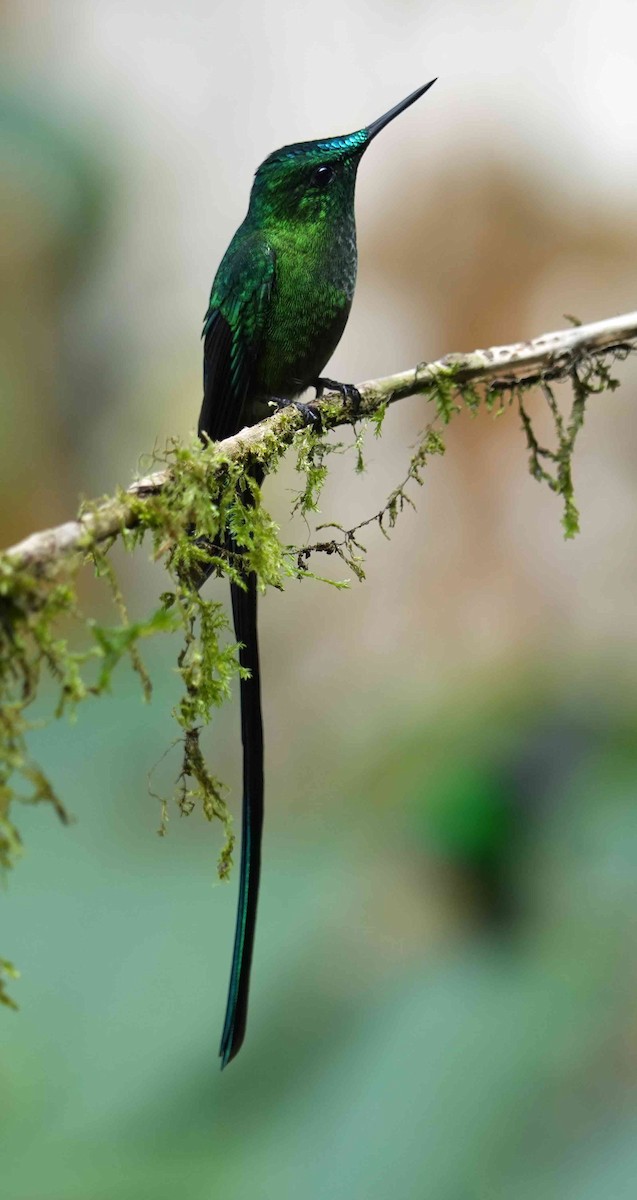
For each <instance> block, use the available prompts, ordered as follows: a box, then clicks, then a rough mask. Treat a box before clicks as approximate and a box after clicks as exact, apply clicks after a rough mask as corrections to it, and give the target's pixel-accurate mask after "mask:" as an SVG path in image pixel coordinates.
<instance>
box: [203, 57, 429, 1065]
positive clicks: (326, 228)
mask: <svg viewBox="0 0 637 1200" xmlns="http://www.w3.org/2000/svg"><path fill="white" fill-rule="evenodd" d="M435 82H436V80H435V79H432V80H431V81H430V82H429V83H426V84H425V85H424V86H423V87H420V88H418V89H417V91H415V92H412V93H411V95H409V96H407V97H406V99H404V100H401V101H400V103H399V104H396V105H395V106H394V107H393V108H391V109H390V110H389V112H386V113H385V114H384V115H383V116H382V117H379V118H378V119H377V120H376V121H372V123H371V124H370V125H366V126H365V127H364V128H363V129H359V130H357V132H356V133H349V134H345V135H343V136H340V137H331V138H322V139H320V140H318V141H312V142H297V143H295V144H294V145H290V146H284V147H283V148H282V149H281V150H275V151H274V152H273V153H272V154H270V155H269V156H268V158H266V159H265V161H264V162H262V163H261V166H260V167H259V168H258V170H257V172H256V175H255V177H254V183H253V185H252V191H251V194H250V204H249V208H248V212H247V215H246V217H245V220H244V221H243V224H242V225H240V226H239V228H238V230H237V232H236V233H235V235H234V237H233V239H232V241H231V242H230V245H229V247H228V249H227V250H226V253H225V255H224V257H223V259H222V261H221V264H220V266H219V269H218V271H217V274H216V275H215V278H214V282H213V285H212V291H211V293H210V302H209V305H208V310H207V312H206V315H205V318H204V327H203V340H204V372H203V375H204V386H203V392H204V394H203V404H202V408H201V414H200V417H199V425H198V431H199V436H200V437H201V438H202V439H204V440H206V439H210V440H212V441H220V440H221V439H223V438H226V437H231V436H232V435H233V434H235V433H238V432H239V430H240V429H242V428H243V427H244V426H245V425H251V424H254V423H255V422H256V421H259V420H262V419H263V418H264V417H267V416H268V415H270V413H271V412H272V406H273V404H274V405H275V406H276V407H282V406H285V405H288V404H295V405H296V406H297V407H298V408H300V409H301V411H302V412H303V413H304V415H305V416H306V418H307V419H309V420H311V419H312V418H313V416H315V414H313V412H312V410H311V409H310V408H309V406H307V405H303V404H302V403H301V402H300V401H299V399H298V397H299V396H301V395H302V393H303V392H305V391H306V390H307V389H308V388H310V387H313V388H314V389H315V391H316V396H317V398H318V397H319V396H320V395H321V394H322V392H323V390H324V389H325V388H326V387H327V388H331V389H333V390H337V391H339V392H340V393H341V394H342V395H343V396H344V397H346V398H348V399H349V400H350V401H352V402H353V403H354V404H355V403H356V401H357V398H358V393H357V392H356V389H355V388H354V387H353V386H352V385H351V384H342V383H339V382H337V381H335V380H332V379H328V378H326V377H325V376H323V375H322V374H321V372H322V371H323V369H324V367H325V365H326V363H327V362H328V361H329V359H330V358H331V356H332V354H333V352H334V350H335V349H336V346H337V345H338V343H339V341H340V339H341V336H342V334H343V331H344V329H345V325H346V324H347V319H348V316H349V313H350V309H351V306H352V300H353V297H354V287H355V283H356V266H357V253H356V221H355V216H354V191H355V185H356V174H357V171H358V166H359V163H360V161H361V158H362V156H363V154H364V152H365V150H366V149H367V147H368V146H369V144H370V142H372V141H373V139H374V138H375V137H376V135H377V134H378V133H380V131H381V129H384V128H385V126H386V125H389V123H390V121H393V120H394V117H397V116H398V115H399V114H400V113H402V112H404V111H405V109H406V108H409V107H410V105H412V104H414V103H415V101H416V100H418V99H419V98H420V96H423V95H424V93H425V92H426V91H428V89H429V88H430V87H431V86H432V85H433V84H434V83H435ZM255 478H256V482H257V483H261V482H262V476H257V475H256V473H255ZM243 499H244V502H249V497H248V496H247V495H244V497H243ZM227 545H228V548H229V549H238V550H239V551H240V547H236V544H235V543H233V542H232V539H229V540H228V543H227ZM231 599H232V613H233V622H234V629H235V636H236V638H237V642H238V644H239V662H240V665H241V667H242V668H245V671H242V678H241V680H240V702H241V739H242V746H243V809H242V828H241V866H240V878H239V900H238V908H237V922H236V929H235V940H234V950H233V956H232V970H231V975H230V985H229V989H228V1000H227V1006H226V1016H225V1022H224V1027H223V1034H222V1038H221V1046H220V1050H219V1055H220V1058H221V1066H222V1069H223V1067H225V1066H227V1064H228V1063H229V1062H230V1061H231V1059H233V1058H234V1057H235V1055H236V1054H237V1052H238V1051H239V1049H240V1048H241V1045H242V1043H243V1039H244V1036H245V1030H246V1022H247V1015H248V991H249V985H250V969H251V965H252V952H253V947H254V934H255V925H256V915H257V900H258V894H259V881H260V874H261V837H262V830H263V721H262V714H261V684H260V674H259V648H258V640H257V578H256V575H255V574H254V573H252V572H245V573H244V574H243V576H242V578H241V583H235V582H233V583H231Z"/></svg>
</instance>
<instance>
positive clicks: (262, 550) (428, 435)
mask: <svg viewBox="0 0 637 1200" xmlns="http://www.w3.org/2000/svg"><path fill="white" fill-rule="evenodd" d="M636 347H637V313H628V314H625V315H623V316H620V317H615V318H611V319H608V320H605V321H599V322H597V323H595V324H591V325H574V326H573V327H571V328H569V329H563V330H559V331H558V332H556V333H550V334H544V335H543V336H542V337H540V338H536V339H534V340H533V341H530V342H519V343H516V344H514V345H509V346H498V347H494V348H492V349H489V350H475V351H473V352H472V353H470V354H453V355H449V356H447V357H446V358H444V359H441V360H440V361H438V362H434V363H429V364H427V363H421V364H420V365H419V366H417V367H415V368H412V369H410V370H408V371H403V372H400V373H399V374H396V375H390V376H388V377H387V378H385V379H376V380H370V381H368V382H367V383H363V384H360V385H359V387H358V390H359V392H360V396H361V404H360V408H359V409H358V410H357V412H356V413H354V412H353V411H352V408H351V405H350V403H348V402H347V401H344V400H343V399H342V398H341V397H340V396H339V395H338V394H336V393H334V392H330V393H327V394H326V395H325V396H324V397H323V398H322V399H321V400H318V401H316V402H315V404H314V405H313V407H315V409H316V412H317V415H318V416H319V417H320V421H317V423H316V426H315V427H314V428H311V429H308V428H305V427H304V422H303V418H302V416H301V415H300V414H299V413H298V412H297V411H296V410H295V409H294V408H289V409H285V410H283V411H279V412H277V413H275V414H273V415H272V416H271V417H269V418H268V419H267V420H266V421H263V422H261V423H260V424H259V425H255V426H253V427H251V428H246V429H243V430H242V431H241V432H240V433H238V434H237V435H236V436H235V437H232V438H227V439H226V440H225V441H223V442H219V443H211V444H209V445H207V446H203V447H202V446H201V445H200V444H199V442H198V441H197V440H196V439H194V438H193V440H192V443H191V444H190V445H186V446H183V445H180V444H179V443H173V444H172V445H170V446H169V447H168V449H167V451H166V453H165V455H164V456H163V459H162V460H161V461H162V467H161V469H160V470H157V471H155V472H154V473H153V474H150V475H147V476H145V477H144V478H142V479H138V480H136V481H135V482H134V483H133V484H132V485H131V486H130V487H129V488H128V489H127V490H126V491H124V490H120V491H118V492H117V493H116V494H115V495H114V496H111V497H108V498H106V499H104V500H100V501H96V502H93V503H90V504H86V505H84V506H83V508H82V510H81V512H80V514H79V516H78V517H77V519H76V520H74V521H68V522H66V523H65V524H64V525H59V526H57V527H56V528H53V529H48V530H44V531H42V532H39V533H34V534H32V535H31V536H30V537H28V538H26V539H25V540H24V541H22V542H20V543H18V544H17V545H15V546H12V547H10V548H9V549H8V550H6V551H5V552H4V553H3V554H0V869H1V868H3V867H5V868H6V867H9V866H11V865H13V862H14V861H15V858H16V857H17V856H18V855H19V853H20V847H21V843H20V837H19V834H18V830H17V828H16V826H15V824H14V822H13V819H12V815H11V812H10V810H11V805H12V803H13V802H14V801H16V800H19V801H22V802H26V803H40V802H44V803H47V804H49V805H51V806H52V807H53V808H54V810H55V811H56V813H57V815H58V817H59V818H60V819H61V820H63V821H65V820H67V819H68V818H67V814H66V810H65V808H64V805H63V803H62V801H61V800H60V799H59V797H58V796H57V794H56V792H55V789H54V787H53V785H52V783H51V782H50V780H49V779H48V778H47V776H46V774H45V773H44V772H43V771H42V770H41V769H40V768H39V766H38V765H37V764H36V763H34V762H33V761H32V760H31V758H30V756H29V753H28V746H27V740H28V735H29V732H30V729H31V728H32V727H33V722H32V721H31V720H30V719H29V711H28V710H29V708H30V706H31V705H32V703H33V701H34V700H35V698H36V696H37V695H38V694H39V690H40V684H41V681H42V677H43V675H48V676H49V678H50V679H52V681H53V683H54V685H55V687H56V690H57V700H56V703H55V706H54V715H55V716H60V715H61V714H63V713H65V712H72V711H73V710H74V708H75V707H76V706H77V704H78V703H79V702H80V701H82V700H84V699H86V698H87V697H91V696H98V695H100V694H102V693H103V692H104V691H106V690H108V689H109V688H110V685H111V681H112V676H113V672H114V670H115V667H116V666H117V665H118V663H119V662H120V661H121V660H122V659H123V658H127V659H128V660H129V662H130V663H131V665H132V667H133V669H134V670H135V671H136V673H137V675H138V676H139V678H140V683H141V687H142V692H143V694H144V695H145V696H148V695H149V694H150V688H151V683H150V679H149V678H148V675H147V673H146V671H145V668H144V666H143V663H142V660H141V656H140V651H139V643H140V641H141V640H142V639H143V638H145V637H148V636H151V635H154V634H156V633H159V632H162V631H166V630H168V631H170V630H173V631H174V630H180V631H181V633H182V636H183V650H182V652H181V654H180V655H179V658H178V664H177V665H178V670H179V673H180V676H181V681H182V685H183V694H182V697H181V700H180V701H179V703H178V704H177V706H176V707H175V709H174V716H175V719H176V721H177V724H178V726H179V727H180V730H181V736H180V740H181V744H182V767H181V771H180V773H179V776H178V780H177V789H176V791H177V796H176V798H177V803H178V806H179V808H180V810H181V812H182V813H184V814H188V813H189V812H191V811H192V809H193V808H194V807H195V806H196V805H200V807H201V809H202V811H203V813H204V814H205V816H206V817H207V818H208V819H209V820H213V819H218V820H220V821H221V823H222V826H223V828H224V832H225V840H224V844H223V847H222V849H221V852H220V856H219V874H220V876H221V877H222V878H225V877H226V876H227V875H228V872H229V869H230V866H231V858H232V849H233V843H234V838H233V833H232V828H231V818H230V815H229V812H228V809H227V807H226V803H225V799H224V790H223V786H222V784H221V783H220V782H219V781H218V780H217V779H216V778H215V777H214V775H213V774H211V772H210V771H209V770H208V767H207V765H206V763H205V760H204V757H203V754H202V752H201V748H200V744H199V731H200V729H201V727H202V726H204V725H205V724H207V722H208V721H209V720H210V717H211V714H212V711H213V709H214V708H215V707H218V706H219V705H221V704H222V703H223V702H224V701H225V700H226V699H227V698H228V697H229V696H230V685H231V682H232V680H233V678H235V677H236V676H237V675H238V674H239V673H240V670H241V669H240V667H239V664H238V661H237V654H236V649H237V648H236V646H235V645H234V644H233V642H232V640H230V639H229V638H228V627H227V622H226V618H225V614H224V610H223V607H222V605H221V604H220V603H219V602H218V601H213V600H207V599H203V598H202V597H201V595H200V593H199V586H198V584H199V583H200V582H201V580H202V579H204V578H207V577H208V576H209V575H210V574H215V575H218V576H219V575H221V576H225V577H226V578H229V579H231V580H234V581H236V582H240V580H241V570H245V569H247V570H249V571H254V572H256V574H257V576H258V579H259V582H260V585H261V587H262V588H265V587H267V586H274V587H279V588H280V587H282V586H283V584H284V582H285V580H286V579H287V578H290V577H296V578H303V577H306V576H307V575H309V574H310V572H309V569H308V563H309V561H310V559H311V558H312V557H313V556H314V555H316V554H320V553H323V554H336V555H338V556H339V557H340V559H341V560H343V561H344V562H345V563H346V564H347V566H348V568H350V569H351V571H352V572H353V573H354V574H355V575H357V576H358V577H359V578H363V575H364V570H363V563H364V555H365V547H364V546H363V545H362V544H361V542H360V532H361V530H362V529H363V528H364V527H365V526H370V525H372V524H374V523H375V524H377V525H378V526H379V528H380V529H381V530H382V532H383V533H385V534H387V533H388V531H390V530H391V529H392V528H393V526H394V524H395V522H396V520H397V519H398V516H399V514H400V513H401V511H402V510H403V508H404V507H405V505H406V504H409V505H411V504H413V501H412V499H411V496H410V494H409V489H410V488H411V487H412V486H413V485H414V484H417V485H421V484H422V483H423V471H424V468H425V466H426V463H427V460H428V458H429V457H430V456H431V455H438V454H442V453H444V449H445V447H444V442H443V437H442V429H441V427H444V426H445V425H447V424H448V423H449V421H450V420H451V419H452V418H453V416H454V415H455V414H456V413H457V412H459V411H460V410H461V408H462V407H468V408H469V410H470V411H471V412H475V411H476V410H477V408H478V407H479V406H480V405H485V406H486V407H487V409H488V410H490V411H491V412H493V413H495V414H496V415H497V414H499V413H501V412H503V411H504V410H505V409H507V408H508V407H510V406H511V405H512V404H515V405H516V406H517V408H518V411H519V414H520V419H521V422H522V427H523V430H524V433H525V436H526V441H527V445H528V449H529V468H530V471H531V474H532V475H533V477H534V478H536V479H537V480H539V481H540V482H544V483H546V484H548V486H549V487H550V488H551V489H552V490H553V491H555V492H556V493H557V494H558V495H559V496H560V497H561V500H562V504H563V517H562V522H563V526H564V531H565V535H566V537H572V536H573V535H574V534H575V533H576V531H577V528H578V513H577V508H576V505H575V499H574V494H573V473H572V461H573V453H574V449H575V443H576V439H577V436H578V433H579V431H580V429H581V427H582V424H583V421H584V417H585V411H586V403H587V401H588V399H589V398H590V397H591V396H594V395H598V394H599V393H601V392H604V391H608V390H610V391H612V390H614V388H616V387H617V386H618V382H617V380H616V379H615V378H614V377H613V375H612V373H611V367H612V365H613V363H614V362H616V361H618V360H622V359H623V358H625V357H626V356H627V355H628V354H629V353H631V351H633V350H634V349H635V348H636ZM560 380H565V381H568V382H569V384H570V387H571V391H572V401H571V406H570V410H569V411H565V412H562V409H561V407H560V405H559V404H558V401H557V398H556V395H555V391H554V385H555V383H556V382H557V381H560ZM533 387H539V388H540V390H541V391H542V392H543V394H544V398H545V400H546V402H547V405H548V409H549V412H550V414H551V417H552V421H553V427H554V434H555V445H554V447H553V448H549V447H545V446H542V445H540V443H539V441H538V438H537V436H536V433H535V430H534V426H533V422H532V419H531V417H530V415H529V410H528V406H527V395H528V392H529V390H530V389H531V388H533ZM415 394H422V395H423V396H425V397H426V398H427V399H428V401H429V402H430V404H431V406H432V407H431V409H430V413H431V420H430V421H429V424H428V425H427V428H426V429H425V432H424V434H423V435H422V437H421V438H420V440H419V442H418V444H417V446H416V448H415V450H414V452H413V454H412V456H411V459H410V462H409V464H408V466H407V469H406V472H405V474H404V478H403V479H402V481H401V482H400V483H399V484H398V485H397V486H396V487H395V488H393V489H392V491H391V493H390V495H389V496H388V497H387V499H386V501H385V503H384V504H383V505H382V507H381V508H380V510H379V511H378V512H376V513H375V514H373V515H372V516H370V517H369V518H368V519H367V520H366V521H363V522H361V523H360V524H359V525H357V526H354V527H353V528H347V527H344V526H341V525H334V524H332V526H331V528H332V529H333V530H336V536H334V537H331V538H329V539H327V540H321V541H318V542H316V543H314V544H308V545H305V546H301V547H298V546H287V545H284V544H282V542H281V541H280V539H279V535H278V529H277V527H276V526H275V524H274V522H273V521H272V519H271V518H270V516H269V515H268V513H267V512H266V511H265V509H264V508H263V506H262V505H261V502H260V500H261V495H260V489H259V488H258V487H257V485H256V484H255V482H254V473H253V471H252V468H253V467H254V465H255V464H259V465H260V467H262V468H263V469H264V470H265V473H266V474H271V473H272V472H273V471H275V470H276V468H277V466H278V464H279V462H280V460H281V458H282V456H283V454H284V452H285V450H286V449H287V447H289V446H290V445H291V444H292V443H293V442H295V446H296V450H297V463H296V465H297V469H298V471H299V472H300V473H301V475H302V476H303V477H304V482H303V485H302V487H301V488H300V491H299V494H298V496H297V498H296V501H295V502H294V505H293V507H294V510H295V511H296V510H300V511H301V512H303V513H305V514H308V513H311V512H312V511H317V506H318V499H319V496H320V492H321V488H322V486H323V483H324V482H325V478H326V475H327V469H328V465H327V464H328V459H329V456H331V455H332V454H334V453H337V452H339V451H344V450H348V449H351V448H352V446H351V445H350V446H343V445H341V444H334V442H332V441H326V440H325V435H326V434H327V433H328V432H329V431H330V430H332V429H335V428H336V427H337V426H340V425H350V426H352V425H353V426H354V427H355V439H354V443H353V449H354V451H355V468H356V469H357V470H361V469H362V468H363V465H364V462H363V436H364V430H365V428H366V427H368V426H371V427H372V429H373V431H374V433H375V434H376V436H379V435H380V433H381V429H382V424H383V419H384V416H385V413H386V411H387V408H388V406H389V405H390V404H394V403H395V402H397V401H398V400H401V399H404V398H406V397H408V396H413V395H415ZM248 494H250V497H251V501H250V503H246V502H245V497H246V496H247V495H248ZM317 528H318V529H319V530H320V529H323V530H324V529H326V528H328V526H318V527H317ZM228 532H230V533H231V534H232V541H233V544H234V545H235V546H236V547H238V548H239V549H238V552H233V553H232V554H229V553H228V551H227V549H225V547H227V545H228V538H227V533H228ZM146 536H148V537H149V538H150V541H151V543H152V552H153V556H154V557H155V558H156V559H161V560H162V561H163V562H164V564H165V566H166V570H167V577H168V582H169V588H168V590H167V591H165V592H164V593H163V594H162V596H161V597H160V598H159V606H158V607H157V609H156V611H155V612H153V613H152V614H151V616H150V617H148V618H147V619H146V620H143V621H138V622H131V621H130V619H129V617H128V613H127V609H126V604H125V601H124V597H123V595H122V592H121V589H120V587H119V584H118V581H117V578H116V576H115V572H114V570H113V566H112V563H111V560H110V558H109V557H108V555H109V550H110V549H111V546H112V545H113V543H114V542H115V541H116V540H120V541H121V542H122V544H123V545H124V547H125V548H126V549H128V550H133V549H135V548H136V547H137V546H139V544H140V543H141V541H142V540H143V539H144V537H146ZM238 556H239V558H240V561H239V558H238ZM86 564H88V565H89V566H91V567H92V568H93V570H94V572H95V574H96V575H97V576H98V578H100V579H102V580H103V581H104V583H105V585H106V586H107V587H108V589H109V591H110V594H111V597H112V599H113V602H114V606H115V612H116V614H117V623H116V624H114V625H113V626H110V627H106V626H103V625H100V624H98V623H97V622H96V621H95V620H93V619H92V618H87V617H85V616H84V615H83V614H82V611H81V607H80V601H79V595H78V590H77V575H78V573H79V571H80V569H81V568H82V567H83V566H84V565H86ZM327 582H333V581H327ZM337 586H343V585H339V584H337ZM69 620H70V625H69ZM67 628H71V630H72V631H73V630H74V631H75V632H73V634H72V637H73V641H72V642H71V641H70V640H69V637H68V636H66V634H63V633H62V630H65V629H67ZM78 634H79V635H80V642H81V644H80V645H79V648H75V646H76V641H77V635H78ZM82 639H83V640H82ZM160 799H161V798H160ZM166 822H167V807H166V802H165V800H162V819H161V829H160V832H165V829H166ZM3 975H4V976H5V977H12V976H14V975H15V970H14V968H13V967H12V966H11V965H10V964H9V963H7V962H5V961H3V960H0V1002H1V1003H3V1004H5V1005H7V1004H12V1001H11V1000H10V998H9V997H8V995H7V992H6V989H5V988H4V986H3V983H4V981H3Z"/></svg>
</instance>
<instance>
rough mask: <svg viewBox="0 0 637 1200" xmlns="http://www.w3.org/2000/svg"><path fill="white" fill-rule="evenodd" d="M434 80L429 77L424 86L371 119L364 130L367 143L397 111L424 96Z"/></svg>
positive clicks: (391, 119) (396, 114)
mask: <svg viewBox="0 0 637 1200" xmlns="http://www.w3.org/2000/svg"><path fill="white" fill-rule="evenodd" d="M435 82H436V80H435V79H430V81H429V83H426V84H425V86H424V87H421V88H418V91H417V92H412V93H411V96H407V99H406V100H401V101H400V104H395V105H394V107H393V108H390V110H389V112H386V113H385V115H384V117H379V118H378V120H377V121H372V123H371V125H368V126H367V130H366V132H367V141H368V143H369V142H371V140H372V138H375V137H376V134H377V133H380V131H381V129H384V128H385V126H386V125H389V122H390V121H393V119H394V117H397V116H398V114H399V113H401V112H404V111H405V109H406V108H409V105H410V104H415V102H416V100H419V99H420V97H421V96H424V94H425V92H428V91H429V88H430V87H433V85H434V83H435Z"/></svg>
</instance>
